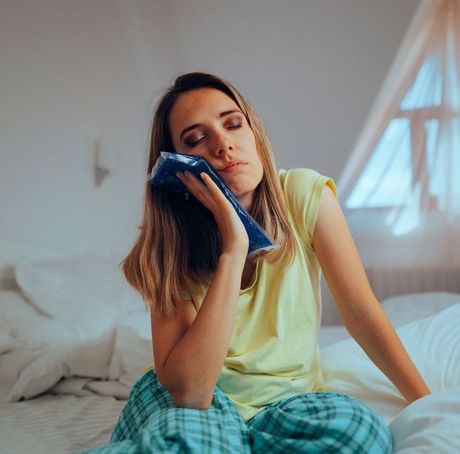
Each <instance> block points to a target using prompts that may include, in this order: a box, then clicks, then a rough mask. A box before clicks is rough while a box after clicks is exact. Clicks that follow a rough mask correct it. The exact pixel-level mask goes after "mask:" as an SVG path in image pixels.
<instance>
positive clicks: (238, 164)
mask: <svg viewBox="0 0 460 454" xmlns="http://www.w3.org/2000/svg"><path fill="white" fill-rule="evenodd" d="M244 164H246V163H245V162H243V161H235V162H232V163H231V164H229V165H228V166H227V167H224V168H223V169H222V170H221V172H231V171H232V170H236V169H237V168H238V167H241V166H242V165H244Z"/></svg>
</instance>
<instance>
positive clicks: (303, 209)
mask: <svg viewBox="0 0 460 454" xmlns="http://www.w3.org/2000/svg"><path fill="white" fill-rule="evenodd" d="M278 175H279V178H280V184H281V187H282V190H283V193H284V197H285V200H286V204H287V208H288V210H289V212H290V213H291V215H292V218H293V220H294V223H295V224H296V226H297V229H298V230H299V231H300V233H301V235H302V237H303V239H304V241H305V243H306V244H307V245H308V246H310V247H311V245H312V238H313V230H314V227H315V223H316V218H317V215H318V211H319V206H320V201H321V198H322V195H323V191H324V187H325V186H328V187H329V190H330V191H328V192H331V193H332V194H333V196H335V197H336V198H337V187H336V184H335V182H334V180H333V179H332V178H330V177H328V176H326V175H323V174H321V173H320V172H318V171H316V170H314V169H310V168H294V169H289V170H285V169H279V171H278Z"/></svg>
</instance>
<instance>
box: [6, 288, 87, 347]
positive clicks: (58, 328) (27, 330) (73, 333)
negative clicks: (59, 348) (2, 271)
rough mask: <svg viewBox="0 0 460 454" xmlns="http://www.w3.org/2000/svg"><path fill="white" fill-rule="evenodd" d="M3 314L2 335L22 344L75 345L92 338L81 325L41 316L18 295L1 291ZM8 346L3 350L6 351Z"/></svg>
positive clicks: (13, 292)
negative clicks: (74, 343) (3, 333)
mask: <svg viewBox="0 0 460 454" xmlns="http://www.w3.org/2000/svg"><path fill="white" fill-rule="evenodd" d="M0 313H1V320H0V326H1V327H3V331H4V332H7V333H9V336H10V337H11V340H13V341H14V340H21V341H23V342H24V343H25V344H26V345H35V346H37V345H47V344H55V343H63V342H64V343H66V342H69V343H73V342H75V341H78V340H85V339H88V337H89V336H88V332H87V330H85V328H84V327H81V326H79V325H78V324H75V323H72V322H63V321H60V320H54V319H51V318H49V317H47V316H45V315H43V314H42V313H40V312H38V311H37V310H36V309H35V308H34V306H32V305H31V304H30V303H29V302H28V301H27V300H26V299H25V298H24V297H23V296H22V295H21V294H20V293H19V291H12V290H3V291H0ZM93 337H94V336H93ZM3 340H5V339H3ZM2 345H3V344H2ZM6 346H8V342H7V343H6ZM6 346H5V345H3V347H2V348H1V350H2V351H7V350H8V349H7V348H6Z"/></svg>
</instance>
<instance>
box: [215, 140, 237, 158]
mask: <svg viewBox="0 0 460 454" xmlns="http://www.w3.org/2000/svg"><path fill="white" fill-rule="evenodd" d="M232 151H233V144H232V143H231V141H230V140H229V138H228V137H227V136H226V135H225V134H218V135H217V136H216V141H215V144H214V153H213V154H214V155H215V156H216V157H218V158H221V157H225V155H226V154H227V153H228V152H232Z"/></svg>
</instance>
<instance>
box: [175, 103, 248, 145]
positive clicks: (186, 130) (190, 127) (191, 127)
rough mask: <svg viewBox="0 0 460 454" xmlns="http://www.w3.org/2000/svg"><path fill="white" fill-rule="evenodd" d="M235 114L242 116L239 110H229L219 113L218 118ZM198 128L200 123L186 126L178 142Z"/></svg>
mask: <svg viewBox="0 0 460 454" xmlns="http://www.w3.org/2000/svg"><path fill="white" fill-rule="evenodd" d="M235 112H238V113H240V114H241V115H243V112H241V110H238V109H231V110H224V111H223V112H221V113H220V114H219V116H218V118H222V117H226V116H227V115H230V114H232V113H235ZM198 126H202V124H201V123H195V124H193V125H191V126H187V127H186V128H184V129H183V130H182V132H181V133H180V135H179V141H180V140H182V136H183V135H184V134H185V133H186V132H188V131H190V130H191V129H195V128H197V127H198Z"/></svg>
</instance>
